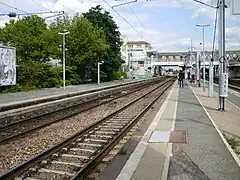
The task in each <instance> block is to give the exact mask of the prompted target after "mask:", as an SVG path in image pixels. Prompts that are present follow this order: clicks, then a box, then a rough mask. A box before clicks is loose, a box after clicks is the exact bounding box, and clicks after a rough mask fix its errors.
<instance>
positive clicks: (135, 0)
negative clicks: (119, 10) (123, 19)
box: [112, 0, 137, 8]
mask: <svg viewBox="0 0 240 180" xmlns="http://www.w3.org/2000/svg"><path fill="white" fill-rule="evenodd" d="M135 2H137V0H134V1H130V2H125V3H121V4H117V5H114V6H112V8H115V7H118V6H123V5H126V4H132V3H135Z"/></svg>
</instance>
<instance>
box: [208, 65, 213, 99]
mask: <svg viewBox="0 0 240 180" xmlns="http://www.w3.org/2000/svg"><path fill="white" fill-rule="evenodd" d="M213 92H214V91H213V61H211V60H210V61H209V81H208V96H209V97H213V95H214V93H213Z"/></svg>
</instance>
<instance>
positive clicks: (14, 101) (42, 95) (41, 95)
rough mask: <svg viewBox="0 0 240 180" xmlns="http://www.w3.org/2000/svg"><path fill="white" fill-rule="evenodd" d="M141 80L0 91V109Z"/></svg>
mask: <svg viewBox="0 0 240 180" xmlns="http://www.w3.org/2000/svg"><path fill="white" fill-rule="evenodd" d="M138 81H143V80H129V79H126V80H124V81H120V80H116V81H111V82H103V83H101V84H100V85H98V84H96V83H94V84H81V85H72V86H66V88H65V90H64V89H63V87H61V88H46V89H41V90H34V91H25V92H16V93H0V110H3V109H4V110H5V109H7V110H8V109H12V108H18V106H19V107H21V106H24V104H26V105H33V104H37V103H42V102H46V101H47V100H56V99H59V98H66V97H70V96H73V95H80V94H84V93H89V92H95V91H99V90H104V89H108V88H112V87H117V86H121V85H125V84H130V83H134V82H138Z"/></svg>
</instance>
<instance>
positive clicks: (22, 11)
mask: <svg viewBox="0 0 240 180" xmlns="http://www.w3.org/2000/svg"><path fill="white" fill-rule="evenodd" d="M0 4H2V5H4V6H7V7H9V8H12V9H15V10H17V11H20V12H23V13H26V14H29V13H28V12H26V11H23V10H21V9H18V8H16V7H13V6H10V5H8V4H5V3H3V2H0Z"/></svg>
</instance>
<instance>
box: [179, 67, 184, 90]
mask: <svg viewBox="0 0 240 180" xmlns="http://www.w3.org/2000/svg"><path fill="white" fill-rule="evenodd" d="M178 77H179V81H180V88H183V87H184V83H183V79H184V73H183V71H182V70H180V71H179V75H178Z"/></svg>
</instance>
